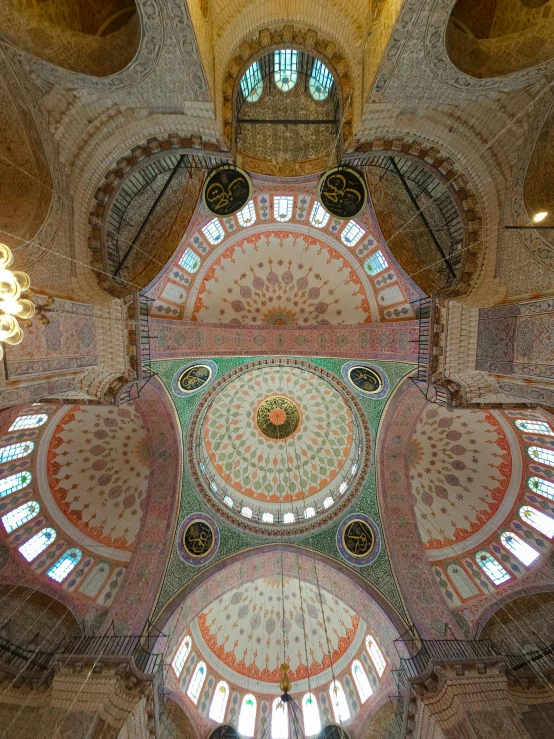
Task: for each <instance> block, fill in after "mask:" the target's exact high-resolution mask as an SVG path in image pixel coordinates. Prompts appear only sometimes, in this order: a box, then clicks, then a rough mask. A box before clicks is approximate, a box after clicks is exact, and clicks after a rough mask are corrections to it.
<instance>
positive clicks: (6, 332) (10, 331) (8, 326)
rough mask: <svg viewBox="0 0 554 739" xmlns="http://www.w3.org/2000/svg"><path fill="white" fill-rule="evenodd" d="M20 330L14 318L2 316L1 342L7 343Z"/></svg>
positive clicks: (0, 320) (0, 322) (0, 321)
mask: <svg viewBox="0 0 554 739" xmlns="http://www.w3.org/2000/svg"><path fill="white" fill-rule="evenodd" d="M18 330H19V325H18V323H17V321H16V320H15V318H14V317H13V316H8V315H4V316H0V341H7V340H8V338H10V337H11V336H14V335H15V333H16V332H17V331H18Z"/></svg>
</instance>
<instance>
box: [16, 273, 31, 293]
mask: <svg viewBox="0 0 554 739" xmlns="http://www.w3.org/2000/svg"><path fill="white" fill-rule="evenodd" d="M13 276H14V277H15V280H16V282H17V284H18V285H19V287H20V288H21V292H25V290H28V289H29V288H30V287H31V278H30V277H29V275H28V274H27V273H26V272H18V271H16V272H14V273H13Z"/></svg>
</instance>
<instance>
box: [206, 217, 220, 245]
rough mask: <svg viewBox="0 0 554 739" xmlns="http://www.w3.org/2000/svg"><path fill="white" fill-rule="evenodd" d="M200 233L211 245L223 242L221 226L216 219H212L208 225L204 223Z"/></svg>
mask: <svg viewBox="0 0 554 739" xmlns="http://www.w3.org/2000/svg"><path fill="white" fill-rule="evenodd" d="M202 233H203V234H204V236H205V237H206V238H207V239H208V241H209V242H210V244H212V245H215V244H219V242H220V241H223V238H224V236H225V231H224V230H223V226H222V225H221V223H220V222H219V221H218V219H217V218H212V220H211V221H210V222H209V223H206V225H205V226H204V228H203V229H202Z"/></svg>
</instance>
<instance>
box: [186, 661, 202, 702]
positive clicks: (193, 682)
mask: <svg viewBox="0 0 554 739" xmlns="http://www.w3.org/2000/svg"><path fill="white" fill-rule="evenodd" d="M205 679H206V663H205V662H199V663H198V664H197V665H196V670H195V671H194V673H193V675H192V677H191V679H190V683H189V686H188V688H187V695H188V697H189V698H190V699H191V701H192V702H193V703H198V698H199V697H200V691H201V690H202V685H204V680H205Z"/></svg>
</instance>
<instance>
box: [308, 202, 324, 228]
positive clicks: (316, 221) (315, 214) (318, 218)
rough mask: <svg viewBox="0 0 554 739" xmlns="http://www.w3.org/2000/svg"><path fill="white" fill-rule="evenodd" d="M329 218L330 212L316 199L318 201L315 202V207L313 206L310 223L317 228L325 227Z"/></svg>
mask: <svg viewBox="0 0 554 739" xmlns="http://www.w3.org/2000/svg"><path fill="white" fill-rule="evenodd" d="M328 220H329V213H327V211H326V210H325V208H324V207H323V206H322V205H321V203H319V202H317V200H316V202H315V203H314V207H313V208H312V213H311V215H310V223H311V224H312V226H315V227H316V228H325V226H326V225H327V221H328Z"/></svg>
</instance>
